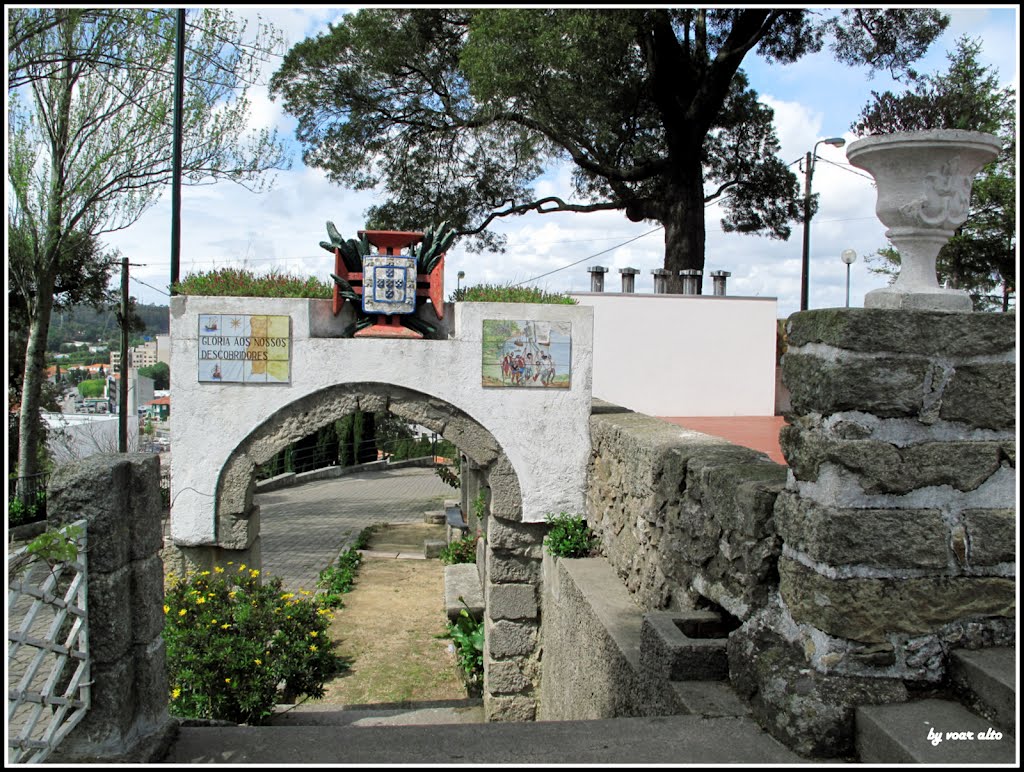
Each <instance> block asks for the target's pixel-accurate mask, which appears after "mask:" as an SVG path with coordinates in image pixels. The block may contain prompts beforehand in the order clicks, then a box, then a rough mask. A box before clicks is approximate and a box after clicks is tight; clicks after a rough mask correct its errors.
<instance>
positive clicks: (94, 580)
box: [47, 454, 177, 763]
mask: <svg viewBox="0 0 1024 772" xmlns="http://www.w3.org/2000/svg"><path fill="white" fill-rule="evenodd" d="M159 484H160V461H159V458H158V457H157V456H154V455H150V454H103V455H96V456H90V457H89V458H86V459H83V460H81V461H77V462H74V463H71V464H68V465H66V466H63V467H59V468H58V469H57V470H56V471H55V472H54V474H53V476H52V477H51V478H50V482H49V486H48V488H47V511H48V518H49V525H50V526H51V527H57V526H60V525H64V524H66V523H71V522H74V521H75V520H80V519H83V518H84V519H85V520H87V521H88V534H89V562H88V565H89V569H88V571H89V573H88V604H89V649H90V653H91V657H92V664H91V677H92V690H91V691H92V694H91V707H90V708H89V711H88V712H87V713H86V715H85V717H84V718H83V719H82V722H81V723H80V724H79V725H78V726H76V727H75V728H74V729H73V730H72V731H71V733H70V734H69V735H68V736H67V737H66V738H65V739H64V741H63V742H62V743H61V745H60V747H59V748H58V749H57V752H56V753H55V754H53V755H52V756H51V757H50V761H51V762H54V763H62V762H63V763H71V762H99V761H105V762H110V763H117V762H148V761H151V760H153V759H155V758H159V754H160V752H161V750H162V746H161V744H162V743H163V742H165V741H167V740H168V738H169V737H170V735H171V733H172V732H173V731H174V729H175V728H176V726H177V723H176V722H175V721H174V720H173V719H171V718H170V717H169V716H168V713H167V692H168V687H167V670H166V664H165V653H164V652H165V650H164V641H163V637H162V632H163V626H164V615H163V597H164V592H163V578H164V573H163V564H162V562H161V560H160V556H159V552H160V549H161V546H162V542H163V534H162V525H161V508H162V507H161V502H160V491H159Z"/></svg>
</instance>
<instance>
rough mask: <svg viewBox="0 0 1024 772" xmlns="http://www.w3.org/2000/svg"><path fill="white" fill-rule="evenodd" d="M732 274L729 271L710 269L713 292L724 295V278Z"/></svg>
mask: <svg viewBox="0 0 1024 772" xmlns="http://www.w3.org/2000/svg"><path fill="white" fill-rule="evenodd" d="M730 276H732V274H731V273H730V272H729V271H712V272H711V280H712V282H714V294H715V295H718V296H720V297H725V280H726V279H728V278H729V277H730Z"/></svg>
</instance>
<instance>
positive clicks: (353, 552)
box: [316, 542, 363, 608]
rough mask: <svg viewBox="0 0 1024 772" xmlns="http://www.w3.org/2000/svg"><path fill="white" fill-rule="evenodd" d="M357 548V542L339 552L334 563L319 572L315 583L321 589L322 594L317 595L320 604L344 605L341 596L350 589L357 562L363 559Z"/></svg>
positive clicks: (333, 606)
mask: <svg viewBox="0 0 1024 772" xmlns="http://www.w3.org/2000/svg"><path fill="white" fill-rule="evenodd" d="M357 549H360V546H359V545H358V542H357V546H356V547H354V548H352V549H348V550H345V551H344V552H343V553H341V554H340V555H339V556H338V560H337V561H336V562H335V563H334V565H330V566H327V568H325V569H324V570H323V571H321V572H320V575H319V578H318V579H317V583H316V586H317V587H319V588H320V589H321V590H323V594H322V595H320V596H318V600H319V602H320V605H322V606H324V607H326V608H341V607H342V606H343V605H344V603H343V602H342V599H341V596H342V595H344V594H345V593H346V592H351V591H352V585H353V584H354V583H355V580H356V573H358V571H359V563H360V562H361V561H362V559H363V556H362V555H360V554H359V553H358V552H357Z"/></svg>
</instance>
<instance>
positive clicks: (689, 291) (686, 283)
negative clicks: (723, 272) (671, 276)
mask: <svg viewBox="0 0 1024 772" xmlns="http://www.w3.org/2000/svg"><path fill="white" fill-rule="evenodd" d="M679 275H680V276H681V277H682V283H683V294H684V295H699V294H700V280H701V276H702V275H703V274H702V273H701V272H700V271H698V270H697V269H696V268H684V269H683V270H681V271H680V272H679Z"/></svg>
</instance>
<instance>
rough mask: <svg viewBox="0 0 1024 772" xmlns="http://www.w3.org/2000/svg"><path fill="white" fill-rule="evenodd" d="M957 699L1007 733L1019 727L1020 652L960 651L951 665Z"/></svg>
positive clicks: (950, 675) (1012, 648) (951, 659)
mask: <svg viewBox="0 0 1024 772" xmlns="http://www.w3.org/2000/svg"><path fill="white" fill-rule="evenodd" d="M949 678H950V682H951V684H952V686H953V689H954V690H955V691H956V692H957V697H958V698H959V699H960V700H961V701H962V702H963V703H964V704H965V705H967V706H968V707H970V708H971V709H972V710H973V711H975V712H976V713H978V714H980V715H982V716H984V717H986V718H989V719H991V720H992V721H994V722H995V723H996V725H997V726H998V727H999V728H1000V729H1002V730H1003V731H1005V732H1013V731H1015V727H1016V724H1017V704H1016V703H1017V649H1016V647H1003V648H991V649H977V650H968V649H957V650H954V651H953V652H952V655H951V656H950V662H949Z"/></svg>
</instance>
